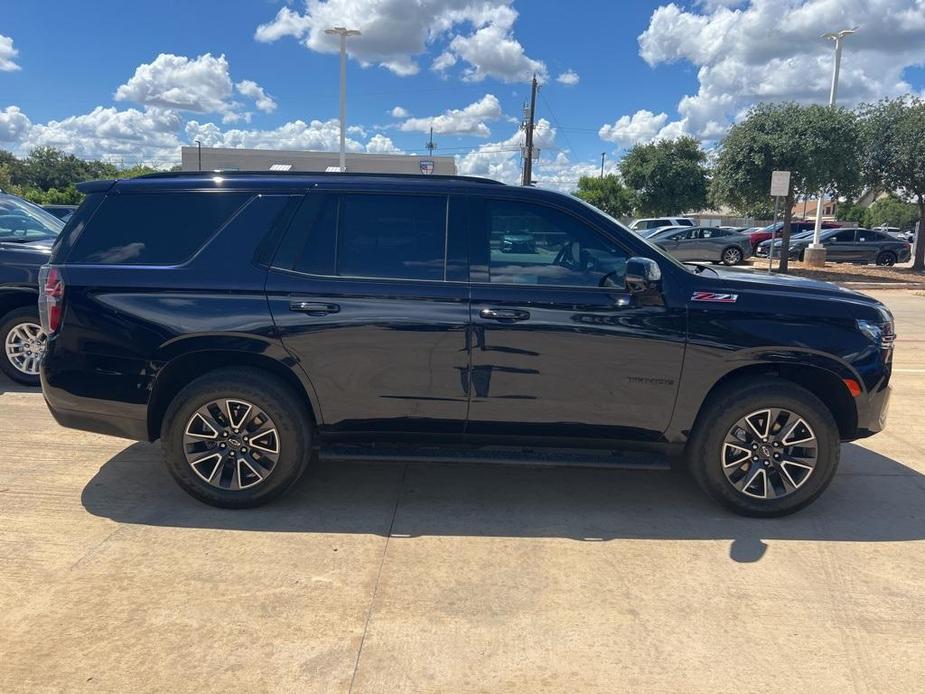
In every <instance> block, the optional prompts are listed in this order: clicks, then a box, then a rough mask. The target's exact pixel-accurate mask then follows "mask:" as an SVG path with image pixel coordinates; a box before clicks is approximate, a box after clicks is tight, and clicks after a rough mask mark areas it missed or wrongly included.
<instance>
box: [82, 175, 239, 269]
mask: <svg viewBox="0 0 925 694" xmlns="http://www.w3.org/2000/svg"><path fill="white" fill-rule="evenodd" d="M250 197H251V194H250V193H214V192H201V193H177V194H164V193H151V194H131V193H129V194H123V195H108V196H106V198H105V199H104V200H103V203H102V204H101V205H100V207H99V209H98V210H97V211H96V214H95V215H94V216H93V218H92V219H91V221H90V223H89V224H88V225H87V227H86V228H85V229H84V230H83V232H82V233H81V234H80V236H78V237H77V241H76V242H75V244H74V247H73V249H72V250H71V253H70V255H69V256H68V262H70V263H88V264H93V265H178V264H180V263H183V262H186V261H187V260H189V259H190V258H191V257H192V255H193V254H194V253H195V252H196V251H198V250H199V249H200V248H201V247H202V246H203V244H205V242H206V241H207V240H208V239H209V238H210V237H211V236H212V234H214V233H215V232H216V231H217V230H218V229H219V227H221V226H222V225H223V224H224V223H225V222H226V221H227V220H228V219H229V218H230V217H231V216H232V215H233V214H234V213H235V211H237V210H238V209H239V208H240V207H241V206H242V205H243V204H244V203H245V202H246V201H247V200H248V199H249V198H250Z"/></svg>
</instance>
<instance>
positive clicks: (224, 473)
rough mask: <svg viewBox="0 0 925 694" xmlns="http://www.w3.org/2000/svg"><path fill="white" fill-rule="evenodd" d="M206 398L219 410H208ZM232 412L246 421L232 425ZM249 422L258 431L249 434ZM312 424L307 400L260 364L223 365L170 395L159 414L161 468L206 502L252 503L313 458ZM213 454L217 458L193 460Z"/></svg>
mask: <svg viewBox="0 0 925 694" xmlns="http://www.w3.org/2000/svg"><path fill="white" fill-rule="evenodd" d="M229 400H231V401H232V403H233V404H232V405H229V404H228V401H229ZM210 403H211V404H216V406H218V407H219V411H218V413H215V411H214V410H212V411H211V412H209V411H208V410H207V407H206V406H208V405H209V404H210ZM217 403H220V404H217ZM222 404H223V405H224V406H223V407H222V406H221V405H222ZM244 405H249V406H250V407H251V408H253V409H250V410H246V409H245V408H244ZM232 407H233V408H235V410H230V409H229V408H232ZM200 411H205V412H206V417H207V418H208V419H209V421H211V422H212V424H210V423H209V421H206V419H205V418H203V417H202V416H201V415H200V414H198V413H199V412H200ZM231 412H236V413H237V415H239V416H240V423H241V424H243V425H244V426H240V427H239V428H233V424H234V422H233V421H232V420H230V419H229V413H231ZM258 412H259V414H257V413H258ZM219 415H220V416H219ZM261 416H263V417H265V418H267V419H261ZM261 421H263V424H262V425H261ZM213 425H214V426H213ZM247 427H253V428H252V432H253V433H254V434H256V435H254V436H253V438H252V439H251V438H249V437H247V436H246V435H247V434H248V428H247ZM209 429H212V430H213V431H215V434H216V435H215V437H212V436H211V432H210V431H209ZM271 429H272V430H273V431H275V432H276V433H275V438H274V436H273V434H272V433H271V431H270V430H271ZM313 430H314V427H313V424H312V421H311V417H310V416H309V411H308V407H307V406H306V404H305V402H304V401H303V400H302V399H301V398H300V397H299V396H298V395H296V393H294V392H293V390H292V388H290V387H289V385H287V384H286V383H285V382H284V381H282V380H280V379H279V378H277V377H276V376H274V375H273V374H270V373H267V372H263V371H259V370H253V369H243V368H224V369H218V370H216V371H213V372H210V373H208V374H206V375H204V376H202V377H200V378H197V379H196V380H195V381H193V382H192V383H190V384H189V385H188V386H186V387H185V388H183V390H181V391H180V392H179V393H178V394H177V395H176V397H175V398H174V399H173V401H172V402H171V403H170V406H169V407H168V408H167V412H166V414H165V416H164V421H163V424H162V426H161V445H162V447H163V450H164V461H165V463H166V465H167V469H168V470H169V471H170V474H171V475H172V476H173V478H174V479H175V480H176V481H177V483H178V484H179V485H180V487H182V488H183V490H184V491H186V492H187V493H188V494H190V495H191V496H193V497H195V498H196V499H199V500H200V501H203V502H205V503H207V504H211V505H212V506H218V507H221V508H250V507H254V506H260V505H262V504H265V503H267V502H269V501H272V500H273V499H276V498H278V497H279V496H281V495H283V494H285V493H286V492H287V491H288V490H289V489H290V488H291V487H292V486H293V485H294V484H295V483H296V482H297V481H298V479H299V478H300V477H301V476H302V473H303V472H304V471H305V468H306V466H307V465H308V461H309V460H310V457H311V452H312V435H313ZM225 434H228V438H223V437H224V435H225ZM258 438H260V439H261V444H258V443H257V440H258ZM251 440H252V441H253V442H254V443H253V444H251V443H250V441H251ZM274 441H275V446H274ZM232 442H234V445H233V444H232ZM219 446H220V447H221V448H219ZM239 446H240V448H239ZM273 448H275V449H276V451H277V454H276V455H274V454H273V450H272V449H273ZM245 451H246V453H245ZM216 455H217V456H219V459H218V460H217V461H210V460H206V461H205V462H196V461H203V460H205V459H206V458H210V457H211V458H215V456H216ZM230 456H234V457H230ZM242 457H243V458H244V461H243V463H242V462H241V461H242ZM194 463H195V466H194ZM213 465H214V467H213ZM216 475H218V477H217V478H216ZM258 477H259V478H260V479H259V481H255V480H256V478H258ZM207 478H208V479H207ZM210 480H211V481H210ZM223 482H227V484H224V486H223V485H222V483H223Z"/></svg>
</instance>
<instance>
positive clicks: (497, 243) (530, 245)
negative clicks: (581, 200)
mask: <svg viewBox="0 0 925 694" xmlns="http://www.w3.org/2000/svg"><path fill="white" fill-rule="evenodd" d="M485 208H486V213H487V220H486V222H487V224H488V229H489V244H490V254H489V257H490V264H489V279H490V281H491V282H493V283H499V284H537V285H558V286H573V287H598V286H601V283H602V281H603V280H604V278H605V277H607V276H608V275H610V277H609V278H608V279H610V280H611V281H612V282H613V283H614V284H616V285H619V286H622V284H623V276H624V273H625V270H626V258H627V254H626V253H625V252H623V251H622V250H620V249H619V248H617V247H616V246H614V245H613V244H611V243H610V242H609V241H607V240H605V239H604V238H603V237H602V236H600V235H599V234H598V233H597V232H596V231H594V230H593V229H591V228H590V227H588V226H586V225H585V224H583V223H582V222H581V221H579V220H578V219H576V218H575V217H572V216H571V215H569V214H566V213H565V212H561V211H559V210H556V209H553V208H550V207H545V206H542V205H530V204H527V203H520V202H510V201H506V200H488V201H486V204H485Z"/></svg>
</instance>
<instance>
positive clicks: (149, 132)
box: [18, 106, 182, 164]
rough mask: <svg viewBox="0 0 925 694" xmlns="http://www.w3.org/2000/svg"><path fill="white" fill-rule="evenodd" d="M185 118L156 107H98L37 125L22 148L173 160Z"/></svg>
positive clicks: (90, 156) (135, 159)
mask: <svg viewBox="0 0 925 694" xmlns="http://www.w3.org/2000/svg"><path fill="white" fill-rule="evenodd" d="M181 125H182V119H181V118H180V115H179V114H178V113H177V112H176V111H172V110H169V109H161V108H155V107H148V108H145V109H144V110H143V111H139V110H137V109H134V108H130V109H126V110H125V111H119V110H118V109H116V108H114V107H109V108H104V107H102V106H97V107H96V108H95V109H93V110H92V111H91V112H90V113H86V114H82V115H79V116H69V117H67V118H63V119H61V120H52V121H49V122H48V123H44V124H33V125H32V127H31V128H29V129H28V131H27V132H26V133H25V134H24V136H23V137H22V138H21V140H20V143H19V147H18V149H19V151H21V152H28V151H29V150H31V149H33V148H34V147H42V146H47V147H56V148H58V149H61V150H64V151H65V152H69V153H71V154H75V155H77V156H79V157H83V158H87V159H117V160H122V161H124V162H126V163H127V164H134V163H137V162H140V161H161V162H170V161H175V160H177V159H178V158H179V156H178V154H179V147H180V140H179V138H178V137H177V131H178V130H179V128H180V126H181Z"/></svg>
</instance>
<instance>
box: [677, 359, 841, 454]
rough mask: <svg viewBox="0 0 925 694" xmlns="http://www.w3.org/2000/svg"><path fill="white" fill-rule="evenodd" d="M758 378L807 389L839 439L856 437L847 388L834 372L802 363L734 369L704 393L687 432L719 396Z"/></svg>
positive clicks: (758, 365)
mask: <svg viewBox="0 0 925 694" xmlns="http://www.w3.org/2000/svg"><path fill="white" fill-rule="evenodd" d="M760 377H770V378H779V379H781V380H782V381H786V382H789V383H792V384H793V385H796V386H799V387H801V388H804V389H805V390H808V391H809V392H811V393H812V394H813V395H815V396H816V397H817V398H819V400H821V401H822V402H823V404H825V406H826V407H827V408H828V410H829V412H831V413H832V416H833V417H834V418H835V422H836V424H837V425H838V431H839V435H840V437H841V438H842V439H843V440H850V439H853V438H856V435H857V429H858V412H857V407H856V406H855V404H854V400H853V398H852V397H851V394H850V393H849V392H848V388H847V386H846V385H845V384H844V382H843V381H842V379H841V377H839V376H838V375H837V374H836V373H834V372H832V371H830V370H828V369H825V368H823V367H821V366H812V365H806V364H800V365H795V364H777V363H770V362H769V363H762V364H750V365H747V366H742V367H740V368H737V369H734V370H732V371H730V372H728V373H727V374H725V375H724V376H723V377H722V378H720V379H719V380H718V381H717V382H716V383H715V384H714V385H713V387H712V388H710V390H709V391H708V392H707V394H706V395H705V397H704V398H703V400H702V402H701V403H700V407H699V408H698V411H697V416H696V417H695V418H694V423H693V426H692V428H691V431H693V430H694V429H696V427H698V426H699V425H700V423H701V422H700V418H701V415H702V414H703V412H704V411H705V410H706V408H707V405H708V404H709V403H710V402H711V400H712V399H714V398H716V397H719V396H721V395H722V393H723V392H724V391H726V390H728V389H733V388H735V387H736V385H737V384H738V383H741V382H743V381H749V380H754V379H755V378H760Z"/></svg>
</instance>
